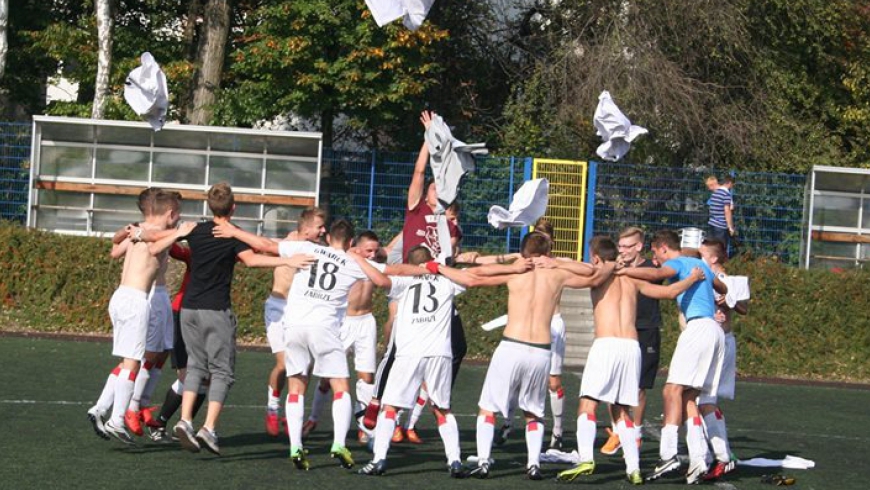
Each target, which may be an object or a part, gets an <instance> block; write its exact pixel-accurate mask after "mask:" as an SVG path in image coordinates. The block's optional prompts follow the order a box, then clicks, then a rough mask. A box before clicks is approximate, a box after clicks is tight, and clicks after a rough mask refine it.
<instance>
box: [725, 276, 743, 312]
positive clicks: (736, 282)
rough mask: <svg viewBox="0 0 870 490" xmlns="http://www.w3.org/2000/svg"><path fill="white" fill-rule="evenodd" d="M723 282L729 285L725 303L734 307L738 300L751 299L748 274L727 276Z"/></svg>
mask: <svg viewBox="0 0 870 490" xmlns="http://www.w3.org/2000/svg"><path fill="white" fill-rule="evenodd" d="M722 282H724V283H725V285H726V286H728V292H727V293H726V294H725V304H727V305H728V308H734V306H735V305H736V304H737V302H738V301H744V300H747V299H749V278H748V277H746V276H725V277H723V278H722Z"/></svg>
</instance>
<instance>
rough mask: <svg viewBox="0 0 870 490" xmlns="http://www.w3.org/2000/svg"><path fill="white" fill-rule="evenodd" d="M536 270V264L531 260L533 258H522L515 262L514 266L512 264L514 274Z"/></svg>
mask: <svg viewBox="0 0 870 490" xmlns="http://www.w3.org/2000/svg"><path fill="white" fill-rule="evenodd" d="M534 268H535V263H534V261H533V259H531V258H523V257H520V258H518V259H517V260H515V261H514V263H513V264H511V269H512V270H513V271H514V272H519V273H522V272H526V271H527V270H530V269H534Z"/></svg>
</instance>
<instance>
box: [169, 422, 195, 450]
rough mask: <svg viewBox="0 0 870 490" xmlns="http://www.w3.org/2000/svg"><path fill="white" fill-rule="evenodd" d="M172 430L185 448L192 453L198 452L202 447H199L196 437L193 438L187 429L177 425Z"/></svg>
mask: <svg viewBox="0 0 870 490" xmlns="http://www.w3.org/2000/svg"><path fill="white" fill-rule="evenodd" d="M172 432H173V434H175V437H177V438H178V442H179V443H180V444H181V447H182V448H183V449H187V450H188V451H190V452H192V453H198V452H199V451H200V449H201V448H200V447H199V443H198V442H196V437H194V438H193V439H191V438H190V436H189V435H188V434H187V431H185V430H183V429H181V428H179V427H176V428H175V429H174V430H173V431H172Z"/></svg>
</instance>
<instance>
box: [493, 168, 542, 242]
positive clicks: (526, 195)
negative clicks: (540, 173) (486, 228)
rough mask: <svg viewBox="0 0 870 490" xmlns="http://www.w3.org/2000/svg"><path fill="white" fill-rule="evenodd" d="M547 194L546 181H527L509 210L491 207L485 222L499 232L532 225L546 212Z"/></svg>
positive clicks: (516, 194) (515, 196)
mask: <svg viewBox="0 0 870 490" xmlns="http://www.w3.org/2000/svg"><path fill="white" fill-rule="evenodd" d="M549 192H550V182H549V181H547V179H534V180H529V181H527V182H526V183H525V184H523V185H522V187H520V188H519V190H517V192H516V193H515V194H514V198H513V200H512V201H511V205H510V208H509V209H505V208H503V207H501V206H492V207H491V208H489V214H487V216H486V220H487V221H489V224H491V225H492V226H493V228H498V229H499V230H503V229H505V228H507V227H509V226H529V225H533V224H535V222H536V221H538V218H540V217H541V216H543V215H544V213H546V212H547V202H548V201H549Z"/></svg>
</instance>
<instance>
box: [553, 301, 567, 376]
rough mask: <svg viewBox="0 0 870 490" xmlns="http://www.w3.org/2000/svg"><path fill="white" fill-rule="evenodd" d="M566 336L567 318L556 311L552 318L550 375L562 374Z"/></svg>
mask: <svg viewBox="0 0 870 490" xmlns="http://www.w3.org/2000/svg"><path fill="white" fill-rule="evenodd" d="M566 338H567V333H566V332H565V320H563V319H562V315H561V314H560V313H556V314H555V315H553V319H552V320H550V376H561V375H562V363H563V362H564V360H565V339H566Z"/></svg>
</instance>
